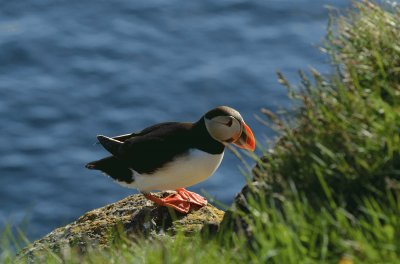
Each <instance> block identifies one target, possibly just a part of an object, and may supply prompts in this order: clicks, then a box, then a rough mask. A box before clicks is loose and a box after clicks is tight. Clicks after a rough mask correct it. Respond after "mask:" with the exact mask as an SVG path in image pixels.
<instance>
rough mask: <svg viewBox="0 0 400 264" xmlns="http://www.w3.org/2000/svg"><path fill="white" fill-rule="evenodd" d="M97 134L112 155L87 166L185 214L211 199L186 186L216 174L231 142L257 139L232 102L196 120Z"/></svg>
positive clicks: (248, 144)
mask: <svg viewBox="0 0 400 264" xmlns="http://www.w3.org/2000/svg"><path fill="white" fill-rule="evenodd" d="M97 140H98V142H99V143H100V144H101V145H102V146H103V147H104V148H105V149H106V150H107V151H108V152H110V154H111V155H110V156H107V157H105V158H102V159H100V160H96V161H92V162H89V163H87V164H86V168H88V169H91V170H99V171H101V172H103V173H105V174H106V175H108V176H110V177H111V178H112V179H113V180H115V181H116V182H117V183H119V184H120V185H122V186H125V187H128V188H134V189H137V190H138V191H139V192H141V193H142V194H143V195H144V196H145V197H146V198H147V199H148V200H150V201H153V202H154V203H155V204H158V205H160V206H166V207H171V208H173V209H174V210H176V211H178V212H180V213H183V214H185V213H188V212H189V211H191V210H192V209H196V208H197V209H199V208H201V207H203V206H205V205H207V200H206V199H205V198H204V197H202V196H201V195H199V194H197V193H194V192H191V191H188V190H186V189H185V188H187V187H189V186H192V185H195V184H197V183H199V182H202V181H204V180H206V179H207V178H209V177H210V176H211V175H212V174H214V172H215V171H216V170H217V168H218V167H219V165H220V164H221V161H222V158H223V156H224V150H225V147H226V146H227V145H228V144H231V143H232V144H234V145H236V146H238V147H239V148H242V149H245V150H249V151H254V149H255V145H256V143H255V139H254V135H253V132H252V131H251V129H250V128H249V126H247V125H246V123H245V122H244V120H243V118H242V116H241V115H240V113H239V112H238V111H237V110H235V109H233V108H231V107H228V106H219V107H216V108H214V109H212V110H210V111H208V112H207V113H205V114H204V115H203V116H202V117H201V118H200V119H199V120H198V121H197V122H194V123H182V122H165V123H159V124H155V125H153V126H150V127H147V128H145V129H143V130H142V131H140V132H134V133H129V134H124V135H120V136H115V137H107V136H104V135H98V136H97ZM157 190H158V191H166V190H175V193H173V194H171V195H169V196H167V197H165V198H158V197H156V196H154V195H152V194H151V191H157Z"/></svg>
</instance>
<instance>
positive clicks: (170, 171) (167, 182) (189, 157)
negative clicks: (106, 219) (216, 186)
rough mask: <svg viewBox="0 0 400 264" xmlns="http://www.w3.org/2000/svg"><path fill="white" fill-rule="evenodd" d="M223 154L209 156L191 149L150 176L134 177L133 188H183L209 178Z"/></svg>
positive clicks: (147, 189) (148, 189) (140, 175)
mask: <svg viewBox="0 0 400 264" xmlns="http://www.w3.org/2000/svg"><path fill="white" fill-rule="evenodd" d="M223 156H224V153H223V152H222V153H221V154H209V153H207V152H203V151H201V150H197V149H191V150H189V152H188V153H187V154H185V155H181V156H178V157H177V158H175V159H173V160H172V161H171V162H169V163H167V164H165V165H164V166H163V167H161V168H160V169H158V170H156V171H155V172H154V173H152V174H137V173H136V175H135V176H134V178H135V180H134V184H135V187H136V188H138V189H139V190H141V191H151V190H174V189H177V188H185V187H188V186H191V185H194V184H196V183H199V182H201V181H204V180H205V179H207V178H208V177H210V176H211V175H212V174H213V173H214V172H215V170H216V169H217V168H218V166H219V165H220V164H221V161H222V158H223Z"/></svg>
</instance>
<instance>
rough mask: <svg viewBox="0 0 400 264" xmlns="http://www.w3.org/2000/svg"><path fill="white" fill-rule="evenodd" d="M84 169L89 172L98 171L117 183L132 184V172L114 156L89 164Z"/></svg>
mask: <svg viewBox="0 0 400 264" xmlns="http://www.w3.org/2000/svg"><path fill="white" fill-rule="evenodd" d="M85 167H86V168H88V169H91V170H100V171H102V172H104V173H105V174H107V175H109V176H110V177H111V178H113V179H114V180H117V181H122V182H126V183H132V182H133V177H132V171H131V170H130V169H129V167H128V166H127V165H126V164H125V162H123V161H122V160H120V159H118V158H116V157H114V156H109V157H106V158H104V159H101V160H96V161H92V162H89V163H88V164H86V165H85Z"/></svg>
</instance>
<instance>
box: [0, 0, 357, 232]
mask: <svg viewBox="0 0 400 264" xmlns="http://www.w3.org/2000/svg"><path fill="white" fill-rule="evenodd" d="M0 3H1V8H0V121H1V126H0V131H1V133H0V156H1V158H0V230H1V228H2V227H4V225H5V223H12V224H13V225H17V226H21V225H22V226H24V227H25V228H26V231H27V235H28V237H29V238H30V239H35V238H38V237H40V236H42V235H44V234H46V233H48V232H49V231H51V230H52V229H54V228H56V227H58V226H61V225H64V224H66V223H68V222H71V221H73V220H74V219H76V218H77V217H79V216H80V215H81V214H83V213H85V212H87V211H88V210H91V209H94V208H98V207H100V206H103V205H105V204H108V203H111V202H115V201H117V200H119V199H121V198H124V197H126V196H127V195H130V194H132V193H135V192H136V191H134V190H130V189H126V188H123V187H121V186H119V185H117V184H115V183H113V182H112V180H110V179H109V178H107V177H105V176H103V175H102V174H101V173H99V172H95V171H89V170H86V169H85V168H84V164H85V163H86V162H88V161H91V160H94V159H98V158H101V157H103V156H105V155H106V154H107V153H106V152H105V150H103V149H102V148H101V147H100V146H98V145H97V146H96V145H94V143H95V141H96V140H95V136H96V135H97V134H104V135H109V136H114V135H118V134H123V133H127V132H132V131H139V130H141V129H142V128H144V127H146V126H149V125H152V124H154V123H158V122H164V121H196V120H198V119H199V118H200V116H201V115H202V114H203V113H204V112H206V111H207V110H209V109H211V108H213V107H216V106H218V105H229V106H232V107H234V108H236V109H237V110H239V111H240V112H241V113H242V116H243V117H244V118H245V120H246V122H247V124H248V125H249V126H250V127H251V128H252V129H253V131H254V133H255V135H256V138H257V139H258V140H260V141H261V142H262V141H263V140H264V139H265V138H266V137H268V136H271V132H270V131H268V130H267V129H266V128H265V127H264V126H263V125H262V124H261V123H259V122H257V121H256V119H255V118H254V115H255V114H258V112H259V109H260V108H261V107H267V108H269V109H271V110H277V109H279V108H284V107H288V106H289V101H288V99H287V97H286V91H285V89H283V88H282V87H281V86H280V85H279V84H278V83H277V81H276V75H275V72H276V71H282V72H283V73H284V74H285V75H286V77H287V78H288V79H289V80H290V81H293V82H297V80H298V78H297V71H298V70H299V69H305V68H307V67H308V66H313V67H315V68H317V69H318V70H320V71H322V72H324V71H326V72H327V71H328V69H329V65H327V64H326V61H327V59H326V57H325V55H323V54H321V53H320V52H319V51H318V49H317V47H318V46H319V45H321V40H322V38H323V36H324V34H325V29H326V24H327V20H328V10H327V9H326V5H333V6H335V7H338V8H345V7H346V6H348V5H350V0H337V1H334V0H327V1H323V0H319V1H315V0H291V1H288V0H269V1H265V0H259V1H251V2H250V1H242V0H236V1H234V0H219V1H174V0H158V1H156V0H152V1H149V0H140V1H139V0H136V1H128V0H125V1H99V0H96V1H76V0H69V1H53V0H35V1H29V2H27V1H5V0H0ZM239 166H240V162H239V161H238V160H237V159H236V158H235V157H234V156H233V155H232V154H231V153H230V152H229V151H228V152H226V155H225V159H224V161H223V163H222V165H221V167H220V168H219V170H218V171H217V172H216V173H215V175H214V176H213V177H211V178H210V179H208V180H207V181H205V182H203V183H201V184H198V185H196V186H194V187H192V188H189V189H191V190H194V191H197V192H200V193H202V190H205V191H206V192H207V193H208V194H209V195H211V196H212V197H214V198H216V199H217V200H219V201H221V202H222V203H224V204H229V203H230V202H231V201H232V199H233V198H234V195H235V193H237V192H238V191H240V189H241V187H242V186H243V184H244V182H245V180H244V177H243V175H242V174H241V173H240V170H239V169H238V167H239ZM203 194H204V193H203ZM26 223H28V224H26Z"/></svg>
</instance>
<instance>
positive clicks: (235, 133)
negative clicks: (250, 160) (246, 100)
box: [203, 106, 255, 150]
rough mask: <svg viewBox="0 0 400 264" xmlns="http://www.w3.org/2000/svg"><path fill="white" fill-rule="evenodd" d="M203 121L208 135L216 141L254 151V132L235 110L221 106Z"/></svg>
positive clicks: (208, 114) (207, 114)
mask: <svg viewBox="0 0 400 264" xmlns="http://www.w3.org/2000/svg"><path fill="white" fill-rule="evenodd" d="M203 119H204V122H205V125H206V128H207V131H208V133H209V134H210V136H211V137H212V138H214V139H215V140H217V141H219V142H221V143H224V144H228V143H234V144H235V145H237V146H239V147H241V148H245V149H250V150H254V148H255V139H254V136H253V132H251V130H250V128H249V127H248V126H247V125H246V123H245V122H244V120H243V118H242V116H241V115H240V113H239V112H238V111H236V110H235V109H233V108H231V107H228V106H219V107H217V108H214V109H212V110H210V111H208V112H207V113H206V114H205V115H204V116H203Z"/></svg>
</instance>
